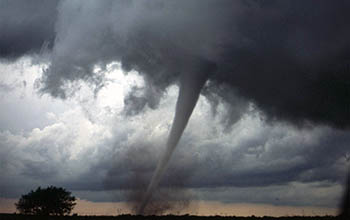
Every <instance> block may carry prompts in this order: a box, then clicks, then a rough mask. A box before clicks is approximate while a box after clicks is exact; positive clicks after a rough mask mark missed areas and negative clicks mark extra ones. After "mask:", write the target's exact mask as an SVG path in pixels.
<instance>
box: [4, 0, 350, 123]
mask: <svg viewBox="0 0 350 220" xmlns="http://www.w3.org/2000/svg"><path fill="white" fill-rule="evenodd" d="M1 4H2V7H1V10H2V11H1V13H0V14H1V16H2V19H0V21H1V22H0V26H1V29H2V30H5V31H2V32H1V38H0V48H1V56H2V57H18V56H20V55H23V54H25V53H27V52H30V51H38V50H40V48H41V47H42V45H43V43H44V42H49V45H51V46H53V52H52V60H51V65H50V66H49V68H48V69H47V70H46V72H45V74H44V76H43V78H42V79H41V83H42V84H41V86H42V87H41V90H42V91H44V92H48V93H50V94H52V95H53V96H56V97H62V98H65V97H66V96H67V89H68V88H70V87H67V85H68V84H69V82H72V81H76V80H86V81H88V82H90V84H91V85H94V86H95V90H98V89H99V88H100V87H101V86H103V84H104V81H103V73H102V74H96V73H94V68H95V66H96V65H98V66H100V67H102V68H103V67H104V65H105V64H107V63H109V62H111V61H115V60H117V61H121V63H122V66H123V69H125V70H127V71H129V70H133V69H134V70H137V71H139V72H140V73H141V74H143V76H144V77H145V79H146V83H147V84H148V85H150V86H148V87H145V88H150V87H151V88H152V90H147V92H145V93H144V94H145V95H144V96H141V97H136V96H134V95H129V96H127V99H126V103H127V106H128V107H130V108H131V109H129V110H130V112H131V114H133V113H132V112H135V113H137V112H139V111H140V110H141V109H142V108H143V107H144V106H146V105H148V106H150V107H151V108H155V107H157V104H158V103H159V98H153V97H161V96H162V93H163V91H164V90H165V88H167V87H168V86H169V85H171V84H173V83H176V82H177V80H178V76H179V75H180V74H187V73H188V72H189V71H190V70H191V65H192V64H191V60H192V59H193V57H196V58H197V57H198V58H200V59H204V60H208V61H210V62H212V63H215V64H216V65H217V67H218V69H217V71H216V72H215V74H214V73H212V74H211V75H210V77H209V79H210V83H209V84H210V85H211V86H210V88H209V89H207V91H208V95H212V94H216V95H218V96H219V97H221V98H222V99H223V100H224V101H226V102H227V103H231V101H232V100H231V99H230V97H229V96H227V95H226V94H227V93H230V89H231V90H234V91H235V92H236V94H238V95H239V96H241V97H244V98H245V99H246V100H248V101H251V102H253V103H254V104H255V105H256V107H258V108H259V109H260V110H263V112H264V113H265V114H266V118H268V119H271V120H280V119H282V120H287V121H290V122H293V123H294V124H297V125H302V124H304V123H305V122H307V123H310V122H311V123H323V124H329V125H332V126H336V127H340V128H347V127H348V125H349V123H350V114H349V106H348V102H347V100H348V99H349V97H350V91H349V90H350V86H349V84H350V76H349V67H348V66H349V58H350V55H349V54H350V53H349V48H350V42H349V39H350V36H349V35H350V30H349V28H348V27H349V22H348V21H349V20H350V19H349V15H348V13H347V11H348V9H349V8H350V3H349V2H348V1H341V0H339V1H319V2H318V3H317V4H314V1H302V2H301V1H283V2H280V1H219V2H218V1H210V0H205V1H201V2H200V3H199V2H198V1H176V2H164V1H158V0H153V1H103V2H96V1H63V2H62V4H59V5H58V6H57V1H54V2H53V1H50V2H46V1H45V2H41V1H35V2H31V4H29V3H28V4H23V2H22V1H2V2H1ZM57 11H58V15H57V16H56V12H57ZM34 12H35V13H34ZM43 21H45V22H43ZM54 30H55V31H56V33H57V34H54V33H55V32H54ZM54 38H55V44H53V39H54ZM221 86H224V87H226V88H228V89H227V91H225V93H223V91H222V90H221V89H219V88H221ZM150 91H152V93H151V94H152V95H149V94H150V93H149V92H150ZM133 107H134V108H135V109H132V108H133ZM228 107H232V108H230V109H232V110H229V111H237V110H233V109H235V108H236V106H235V105H234V104H232V105H228ZM243 110H244V108H243ZM243 110H242V111H243ZM232 115H234V117H237V114H232ZM239 115H240V114H238V116H239ZM235 121H237V120H236V118H232V119H227V120H226V122H228V123H233V122H235Z"/></svg>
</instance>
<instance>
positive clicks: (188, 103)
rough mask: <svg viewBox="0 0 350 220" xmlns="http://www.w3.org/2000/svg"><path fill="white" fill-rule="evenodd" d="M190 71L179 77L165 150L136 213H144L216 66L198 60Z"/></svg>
mask: <svg viewBox="0 0 350 220" xmlns="http://www.w3.org/2000/svg"><path fill="white" fill-rule="evenodd" d="M192 68H194V69H192V70H191V72H187V73H185V74H182V76H181V78H180V90H179V95H178V99H177V102H176V109H175V117H174V121H173V124H172V127H171V130H170V133H169V136H168V140H167V143H166V148H165V152H164V153H163V155H162V157H161V158H160V160H159V161H158V164H157V167H156V170H155V171H154V173H153V176H152V179H151V182H150V183H149V185H148V187H147V191H146V193H145V195H144V197H143V199H142V201H141V203H140V206H139V207H138V210H137V213H138V214H140V215H142V214H144V211H145V208H146V206H147V203H148V202H149V200H150V199H151V197H152V193H153V191H154V190H155V189H156V187H157V186H158V184H159V182H160V180H161V178H162V176H163V174H164V172H165V170H166V168H167V165H168V162H169V160H170V158H171V155H172V153H173V152H174V150H175V148H176V146H177V144H178V142H179V140H180V138H181V136H182V133H183V131H184V130H185V128H186V125H187V123H188V120H189V118H190V116H191V114H192V112H193V109H194V107H195V106H196V103H197V100H198V98H199V94H200V92H201V89H202V87H203V86H204V84H205V82H206V81H207V79H208V76H209V74H210V73H211V72H213V71H214V69H215V68H216V67H215V65H214V64H213V63H210V62H207V61H206V62H204V61H200V62H198V64H196V65H194V67H192Z"/></svg>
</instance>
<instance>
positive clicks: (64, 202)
mask: <svg viewBox="0 0 350 220" xmlns="http://www.w3.org/2000/svg"><path fill="white" fill-rule="evenodd" d="M75 200H76V199H75V197H74V196H71V192H68V191H66V190H65V189H63V188H57V187H54V186H50V187H47V188H46V189H41V188H40V187H38V188H37V189H36V190H35V191H33V190H31V191H30V192H29V193H28V194H26V195H22V196H21V198H20V199H19V201H18V203H16V204H15V205H16V208H17V210H18V211H19V212H20V213H22V214H30V215H65V214H69V213H70V212H71V211H72V209H73V208H74V206H75V205H76V203H75Z"/></svg>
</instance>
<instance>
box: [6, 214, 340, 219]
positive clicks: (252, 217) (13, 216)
mask: <svg viewBox="0 0 350 220" xmlns="http://www.w3.org/2000/svg"><path fill="white" fill-rule="evenodd" d="M37 219H39V220H148V219H155V220H177V219H185V220H231V219H232V220H297V219H300V220H318V219H320V220H338V219H346V218H339V217H335V216H286V217H267V216H265V217H255V216H251V217H235V216H208V217H206V216H192V215H181V216H178V215H164V216H138V215H119V216H34V215H20V214H0V220H37Z"/></svg>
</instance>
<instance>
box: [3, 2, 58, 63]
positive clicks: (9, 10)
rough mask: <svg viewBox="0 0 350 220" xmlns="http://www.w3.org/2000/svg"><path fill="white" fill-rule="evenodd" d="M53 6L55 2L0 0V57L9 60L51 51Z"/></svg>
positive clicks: (53, 25) (55, 13) (53, 34)
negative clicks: (49, 49)
mask: <svg viewBox="0 0 350 220" xmlns="http://www.w3.org/2000/svg"><path fill="white" fill-rule="evenodd" d="M57 4H58V0H54V1H41V0H34V1H30V2H25V1H21V0H14V1H12V0H1V1H0V29H1V34H0V58H5V59H7V60H8V59H10V60H13V59H16V58H18V57H21V56H23V55H24V54H30V53H38V52H40V50H42V49H45V47H46V48H52V47H53V42H54V38H55V22H56V18H57V17H56V16H57Z"/></svg>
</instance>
